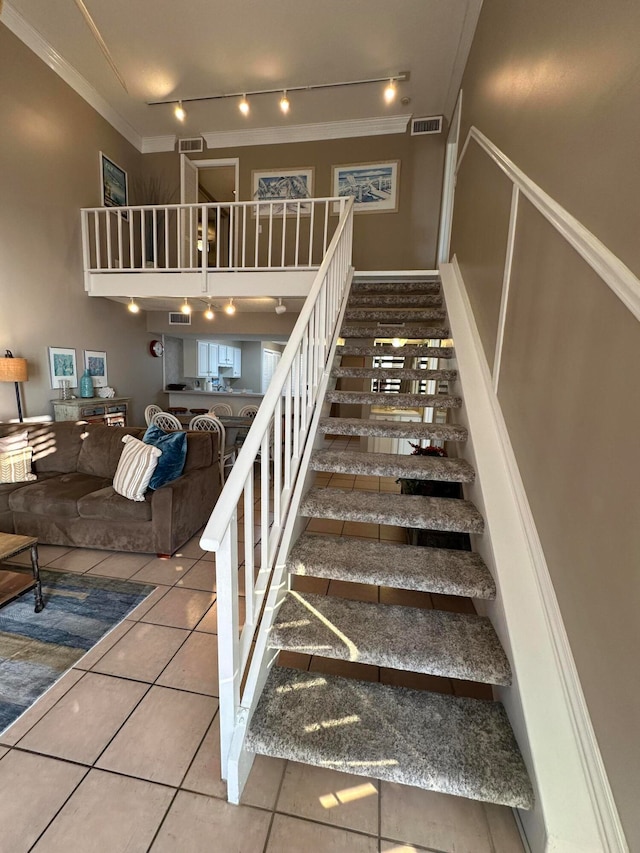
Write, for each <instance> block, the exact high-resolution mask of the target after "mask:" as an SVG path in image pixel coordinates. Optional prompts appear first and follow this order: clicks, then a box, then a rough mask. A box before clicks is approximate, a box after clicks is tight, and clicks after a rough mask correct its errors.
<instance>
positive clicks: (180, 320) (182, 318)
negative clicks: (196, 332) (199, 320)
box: [169, 311, 191, 326]
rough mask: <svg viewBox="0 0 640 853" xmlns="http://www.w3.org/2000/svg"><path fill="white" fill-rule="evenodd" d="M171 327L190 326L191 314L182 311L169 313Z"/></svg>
mask: <svg viewBox="0 0 640 853" xmlns="http://www.w3.org/2000/svg"><path fill="white" fill-rule="evenodd" d="M169 325H170V326H190V325H191V314H183V313H182V311H169Z"/></svg>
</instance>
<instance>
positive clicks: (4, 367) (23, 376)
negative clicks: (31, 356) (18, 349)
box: [0, 358, 29, 382]
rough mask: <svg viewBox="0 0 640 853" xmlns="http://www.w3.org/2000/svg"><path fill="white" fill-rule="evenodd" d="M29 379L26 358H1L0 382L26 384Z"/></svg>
mask: <svg viewBox="0 0 640 853" xmlns="http://www.w3.org/2000/svg"><path fill="white" fill-rule="evenodd" d="M28 378H29V373H28V371H27V359H26V358H0V382H26V381H27V379H28Z"/></svg>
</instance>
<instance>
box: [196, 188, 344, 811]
mask: <svg viewBox="0 0 640 853" xmlns="http://www.w3.org/2000/svg"><path fill="white" fill-rule="evenodd" d="M338 204H339V205H340V209H341V216H340V220H339V223H338V227H337V229H336V231H335V233H334V235H333V238H332V240H331V243H330V244H329V247H328V249H327V252H326V256H325V258H324V260H323V261H322V264H321V265H320V269H319V270H318V272H317V275H316V277H315V280H314V283H313V285H312V287H311V290H310V292H309V295H308V297H307V299H306V301H305V304H304V306H303V308H302V311H301V312H300V315H299V317H298V320H297V322H296V325H295V326H294V329H293V331H292V333H291V336H290V338H289V342H288V344H287V346H286V348H285V350H284V352H283V354H282V356H281V358H280V362H279V364H278V367H277V368H276V371H275V373H274V376H273V378H272V380H271V383H270V384H269V388H268V389H267V392H266V394H265V395H264V398H263V401H262V405H261V406H260V408H259V410H258V412H257V414H256V416H255V419H254V421H253V423H252V425H251V428H250V430H249V433H248V435H247V437H246V439H245V441H244V444H243V446H242V450H241V451H240V454H239V456H238V459H237V460H236V462H235V464H234V466H233V468H232V470H231V474H230V475H229V478H228V479H227V481H226V483H225V486H224V489H223V491H222V493H221V495H220V497H219V499H218V502H217V503H216V506H215V507H214V509H213V512H212V513H211V517H210V519H209V521H208V523H207V526H206V528H205V531H204V533H203V535H202V537H201V539H200V545H201V547H202V548H204V549H206V550H209V551H216V552H217V553H216V583H217V596H218V672H219V682H220V687H219V703H220V745H221V766H222V773H223V777H224V778H227V774H228V772H229V771H228V767H229V754H230V750H231V743H232V740H233V738H234V735H235V736H236V737H237V736H238V734H237V733H238V732H239V731H240V730H241V729H242V722H241V719H240V718H242V719H244V723H246V714H247V708H249V707H250V706H251V705H252V702H253V701H254V700H255V698H256V695H257V691H258V689H259V683H260V678H259V677H258V676H257V675H256V674H255V673H257V670H258V669H264V666H266V665H267V664H266V651H265V650H266V634H267V632H268V627H269V619H270V618H271V617H272V616H273V612H267V611H269V606H267V607H266V608H264V609H265V612H266V613H267V615H266V617H265V618H264V619H263V618H262V611H263V605H264V601H265V597H266V595H267V594H268V593H269V594H270V595H271V596H272V598H273V596H274V595H276V597H277V590H274V584H276V586H278V589H279V584H280V581H276V580H274V570H275V568H276V557H277V556H278V553H279V550H280V549H282V548H285V550H286V542H287V541H289V538H290V532H285V530H286V531H290V530H291V525H292V519H293V518H294V516H295V512H291V510H295V507H296V506H297V501H299V498H300V494H301V485H302V480H301V479H300V478H301V477H302V476H303V475H304V473H305V470H304V469H305V467H306V461H307V460H308V454H309V440H310V439H311V437H312V436H311V425H312V422H313V419H314V417H315V418H316V419H317V417H318V411H319V409H318V405H319V403H321V402H322V398H323V396H324V388H325V387H326V380H327V376H328V374H329V360H330V358H331V357H332V352H333V350H334V348H335V344H336V341H337V334H338V330H337V327H338V323H339V319H340V317H341V316H342V315H343V313H344V304H345V299H346V296H347V292H348V285H349V282H350V277H351V275H352V267H351V251H352V236H353V235H352V232H353V199H352V198H348V199H345V198H343V199H340V200H339V201H338ZM326 227H327V225H326V218H325V223H324V228H325V234H326ZM305 453H306V455H305ZM303 458H304V460H305V462H304V464H302V463H303ZM258 461H259V463H260V484H259V487H260V504H261V506H260V511H259V514H258V515H255V505H254V493H255V488H254V486H255V463H256V462H258ZM272 492H273V494H271V493H272ZM271 498H272V500H273V503H272V506H271V505H270V502H271ZM239 506H240V507H242V508H243V513H244V514H243V524H244V555H245V560H244V563H245V566H244V584H245V602H246V615H245V624H244V626H243V627H242V630H240V617H239V596H238V590H239V579H238V571H239V562H238V526H239V522H238V507H239ZM254 525H255V526H257V527H258V528H259V540H260V547H259V551H260V564H259V567H258V566H256V561H255V556H254V549H255V547H256V546H255V538H254ZM278 566H280V561H279V562H278ZM280 585H281V584H280ZM271 610H273V607H272V608H271ZM258 629H259V634H258V637H257V641H256V646H255V647H256V650H260V651H256V652H255V653H254V655H255V656H257V657H259V661H257V658H255V657H254V659H253V660H252V661H251V668H252V672H253V673H254V676H253V677H251V678H249V679H247V683H246V685H245V687H244V694H243V695H242V696H241V690H240V686H241V684H242V683H243V679H244V677H245V673H246V671H247V667H248V664H249V662H250V658H251V655H252V648H253V643H254V638H255V635H256V631H257V630H258ZM243 715H244V716H243ZM241 739H242V737H241ZM239 784H240V783H239V782H238V776H237V773H236V774H235V776H234V778H233V779H232V784H230V789H229V790H230V792H231V793H230V796H232V797H237V796H239V794H238V793H237V792H238V785H239ZM233 792H235V794H234V793H233ZM234 801H237V799H234Z"/></svg>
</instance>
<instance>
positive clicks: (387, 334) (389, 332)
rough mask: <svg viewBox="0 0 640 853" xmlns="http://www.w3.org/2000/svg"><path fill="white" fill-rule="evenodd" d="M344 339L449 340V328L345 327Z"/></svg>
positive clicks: (382, 325)
mask: <svg viewBox="0 0 640 853" xmlns="http://www.w3.org/2000/svg"><path fill="white" fill-rule="evenodd" d="M340 337H342V338H411V339H413V340H421V339H423V338H424V339H425V340H427V339H429V340H431V339H432V338H433V339H437V338H442V339H445V338H449V337H451V332H450V330H449V328H448V327H447V326H405V325H404V324H402V323H400V324H398V323H389V324H387V323H379V324H378V325H377V326H353V325H350V326H349V325H347V326H343V327H342V329H341V331H340Z"/></svg>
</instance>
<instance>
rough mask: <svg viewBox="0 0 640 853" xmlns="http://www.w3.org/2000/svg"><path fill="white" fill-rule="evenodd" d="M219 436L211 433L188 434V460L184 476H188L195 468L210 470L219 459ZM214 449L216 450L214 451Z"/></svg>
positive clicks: (185, 464) (186, 460)
mask: <svg viewBox="0 0 640 853" xmlns="http://www.w3.org/2000/svg"><path fill="white" fill-rule="evenodd" d="M217 447H218V436H217V434H215V433H211V432H189V433H187V458H186V459H185V463H184V471H183V472H182V473H183V474H188V473H189V471H193V470H194V469H195V468H208V467H210V466H211V465H213V463H214V461H215V459H216V458H217V455H218V451H217ZM214 448H216V449H215V450H214Z"/></svg>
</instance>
